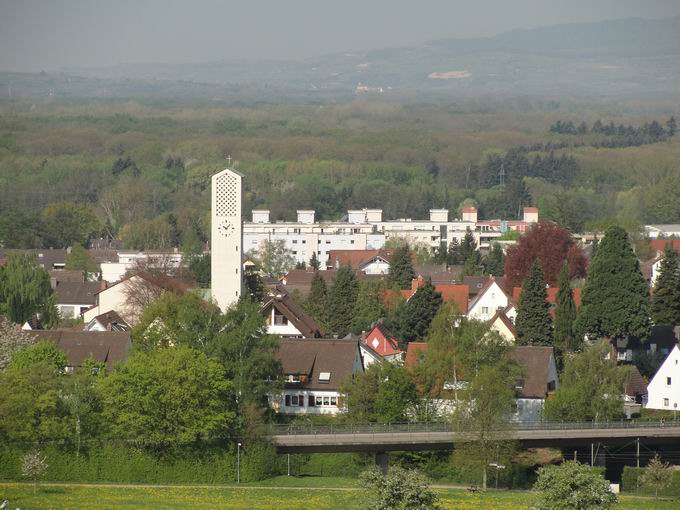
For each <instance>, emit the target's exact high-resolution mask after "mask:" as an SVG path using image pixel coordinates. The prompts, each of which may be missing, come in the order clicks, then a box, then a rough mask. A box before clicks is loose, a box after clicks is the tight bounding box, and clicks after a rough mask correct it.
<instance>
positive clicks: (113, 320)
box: [92, 310, 130, 331]
mask: <svg viewBox="0 0 680 510" xmlns="http://www.w3.org/2000/svg"><path fill="white" fill-rule="evenodd" d="M92 320H95V321H97V322H99V323H100V324H101V325H102V326H104V327H105V328H106V329H107V330H108V331H129V330H130V325H129V324H128V323H127V322H125V321H124V320H123V318H122V317H121V316H120V315H118V313H116V312H114V311H113V310H110V311H108V312H106V313H102V314H100V315H97V316H96V317H95V318H94V319H92Z"/></svg>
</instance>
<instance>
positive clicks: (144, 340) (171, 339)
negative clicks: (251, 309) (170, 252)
mask: <svg viewBox="0 0 680 510" xmlns="http://www.w3.org/2000/svg"><path fill="white" fill-rule="evenodd" d="M223 326H224V317H223V316H222V313H221V312H220V309H219V308H218V307H217V306H216V305H214V304H212V303H207V302H205V301H203V300H202V299H201V298H200V297H199V296H198V295H197V294H194V293H191V292H187V293H186V294H184V295H182V296H178V295H177V294H175V293H173V292H164V293H163V294H161V296H160V298H158V299H157V300H156V301H155V302H153V303H152V304H151V305H149V306H147V307H146V308H145V309H144V311H143V312H142V316H141V317H140V319H139V322H138V323H137V324H136V325H135V327H134V328H133V329H132V338H133V339H134V340H135V345H136V346H137V347H139V348H142V349H145V350H151V349H156V348H159V347H169V346H179V345H184V346H188V347H193V348H195V349H199V350H202V351H206V350H207V349H208V346H210V345H212V342H213V340H214V339H215V337H216V336H217V335H219V334H220V331H221V330H222V327H223Z"/></svg>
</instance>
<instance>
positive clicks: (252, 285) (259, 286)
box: [243, 268, 267, 303]
mask: <svg viewBox="0 0 680 510" xmlns="http://www.w3.org/2000/svg"><path fill="white" fill-rule="evenodd" d="M243 287H244V290H245V297H247V298H248V299H250V300H251V301H252V302H253V303H262V302H263V301H264V298H265V296H266V294H267V292H266V290H265V288H264V283H263V282H262V277H261V276H260V272H259V271H257V270H256V269H254V268H248V269H246V270H245V271H243Z"/></svg>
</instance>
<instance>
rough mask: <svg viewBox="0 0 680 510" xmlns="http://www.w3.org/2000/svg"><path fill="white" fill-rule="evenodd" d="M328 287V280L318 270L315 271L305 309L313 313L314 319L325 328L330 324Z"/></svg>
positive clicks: (310, 313)
mask: <svg viewBox="0 0 680 510" xmlns="http://www.w3.org/2000/svg"><path fill="white" fill-rule="evenodd" d="M327 307H328V288H327V287H326V280H324V279H323V277H322V276H321V275H320V274H319V272H318V271H316V272H315V273H314V277H313V278H312V285H311V287H310V289H309V296H307V300H306V301H305V304H304V308H305V311H306V312H307V313H308V314H309V315H311V316H312V317H313V318H314V320H315V321H316V322H317V323H318V324H319V325H320V326H321V327H322V329H325V328H326V327H327V325H328V313H327V312H328V310H327Z"/></svg>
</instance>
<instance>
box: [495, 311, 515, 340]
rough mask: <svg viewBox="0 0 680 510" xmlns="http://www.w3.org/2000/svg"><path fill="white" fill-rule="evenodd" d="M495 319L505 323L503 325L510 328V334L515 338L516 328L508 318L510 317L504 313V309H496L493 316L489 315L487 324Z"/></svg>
mask: <svg viewBox="0 0 680 510" xmlns="http://www.w3.org/2000/svg"><path fill="white" fill-rule="evenodd" d="M497 320H499V321H501V322H502V323H503V324H505V326H506V327H507V328H508V329H509V330H510V333H512V336H514V337H515V338H517V330H516V329H515V324H514V323H513V322H512V321H511V320H510V318H509V317H508V316H507V315H505V311H504V310H496V313H495V314H494V316H493V317H491V319H489V324H493V323H494V322H496V321H497Z"/></svg>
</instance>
